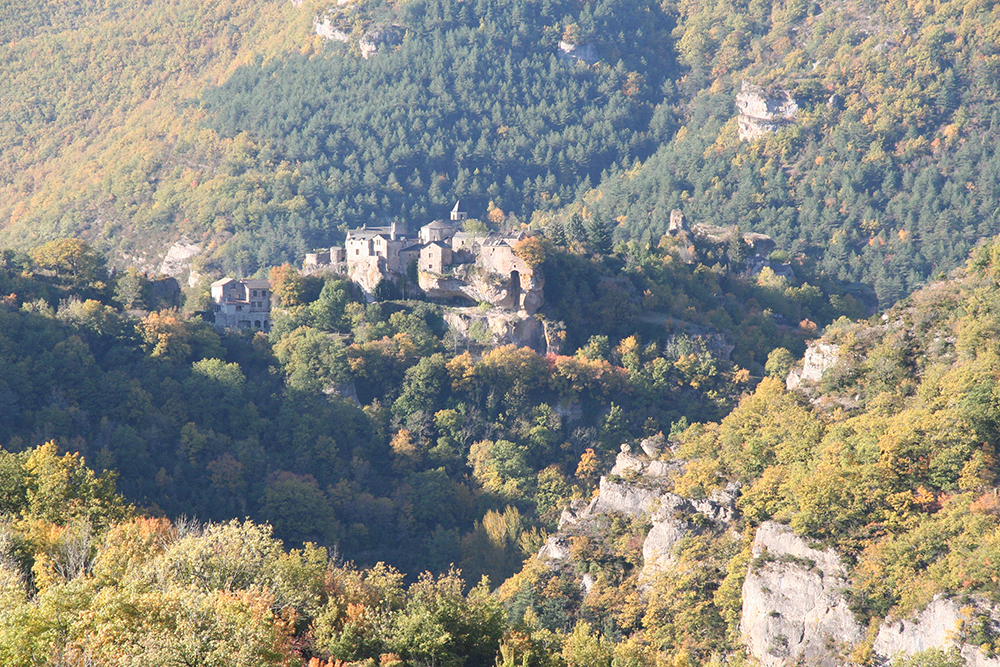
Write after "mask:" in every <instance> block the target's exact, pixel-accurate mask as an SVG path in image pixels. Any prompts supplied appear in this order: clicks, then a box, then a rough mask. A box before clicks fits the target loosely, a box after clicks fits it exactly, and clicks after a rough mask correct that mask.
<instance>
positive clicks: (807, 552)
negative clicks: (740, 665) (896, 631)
mask: <svg viewBox="0 0 1000 667" xmlns="http://www.w3.org/2000/svg"><path fill="white" fill-rule="evenodd" d="M845 574H846V573H845V571H844V568H843V566H842V565H841V562H840V558H839V557H838V556H837V554H836V553H835V552H834V551H833V550H832V549H826V550H823V551H819V550H817V549H813V548H811V547H809V546H808V545H807V544H806V543H805V541H804V540H802V538H800V537H798V536H797V535H795V533H794V532H792V529H791V528H789V527H787V526H783V525H781V524H778V523H775V522H772V521H766V522H764V523H763V524H761V526H760V528H758V529H757V534H756V536H755V538H754V543H753V561H751V563H750V566H749V568H748V571H747V576H746V579H745V581H744V583H743V610H742V617H741V620H740V632H741V633H742V635H743V639H744V643H745V645H746V647H747V650H749V651H750V654H751V655H753V656H754V657H755V658H757V660H759V661H760V662H761V664H762V665H764V667H790V666H791V665H795V664H799V663H803V664H807V665H815V666H816V667H836V666H837V665H840V664H843V663H844V662H845V661H844V660H843V658H842V657H841V655H840V654H841V652H842V651H844V650H845V649H849V648H850V647H851V646H852V645H853V644H855V643H857V642H859V641H861V639H862V637H863V634H862V630H861V628H860V626H859V625H858V623H857V622H856V621H855V620H854V615H853V614H852V613H851V610H850V609H849V608H848V604H847V600H846V599H845V598H844V595H843V590H844V589H845V588H846V586H847V579H846V576H845Z"/></svg>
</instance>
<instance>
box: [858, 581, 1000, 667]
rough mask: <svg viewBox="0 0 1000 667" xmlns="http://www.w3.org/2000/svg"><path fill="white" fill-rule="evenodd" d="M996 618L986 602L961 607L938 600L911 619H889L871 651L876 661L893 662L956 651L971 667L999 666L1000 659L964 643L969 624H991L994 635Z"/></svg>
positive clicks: (973, 601) (995, 612)
mask: <svg viewBox="0 0 1000 667" xmlns="http://www.w3.org/2000/svg"><path fill="white" fill-rule="evenodd" d="M997 617H998V613H997V611H996V610H994V609H993V608H992V607H991V606H990V605H989V604H988V603H986V602H985V601H983V600H970V601H969V602H968V603H967V604H965V605H963V606H959V605H958V604H957V603H956V602H955V601H953V600H949V599H946V598H943V597H937V598H935V599H934V600H933V601H931V603H930V604H929V605H927V607H925V608H924V609H923V610H922V611H921V612H920V613H918V614H917V615H916V616H915V617H913V618H911V619H886V621H884V622H883V623H882V626H881V627H880V628H879V632H878V636H877V637H876V638H875V643H874V644H873V645H872V650H873V652H874V653H875V657H876V659H877V660H880V661H881V662H890V661H892V660H893V659H895V658H897V657H898V656H901V655H913V654H914V653H918V652H920V651H926V650H928V649H932V648H935V649H942V650H948V649H956V650H957V651H958V652H959V653H961V655H962V658H963V659H964V660H965V664H966V665H967V666H968V667H1000V658H997V657H990V656H988V655H986V654H985V653H984V652H983V651H981V650H980V649H979V647H977V646H974V645H972V644H970V643H968V642H966V641H965V636H966V630H967V625H968V624H969V623H970V621H973V619H975V620H976V622H986V623H989V624H990V625H991V626H992V629H993V631H994V632H995V631H996V629H997V620H998V619H997Z"/></svg>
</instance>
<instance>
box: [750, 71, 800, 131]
mask: <svg viewBox="0 0 1000 667" xmlns="http://www.w3.org/2000/svg"><path fill="white" fill-rule="evenodd" d="M736 109H737V110H738V111H739V116H738V118H737V123H738V124H739V132H740V140H741V141H753V140H755V139H759V138H761V137H763V136H764V135H766V134H769V133H771V132H777V131H778V130H780V129H782V128H783V127H786V126H787V125H789V124H790V123H791V122H792V121H793V120H795V114H796V113H797V112H798V110H799V105H798V104H797V103H796V102H795V98H794V97H792V93H791V92H790V91H787V90H783V89H770V90H765V89H764V88H762V87H760V86H756V85H754V84H752V83H750V82H749V81H744V82H743V85H742V86H741V88H740V92H739V93H737V95H736Z"/></svg>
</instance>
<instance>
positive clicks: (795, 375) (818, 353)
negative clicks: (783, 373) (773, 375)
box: [785, 340, 840, 391]
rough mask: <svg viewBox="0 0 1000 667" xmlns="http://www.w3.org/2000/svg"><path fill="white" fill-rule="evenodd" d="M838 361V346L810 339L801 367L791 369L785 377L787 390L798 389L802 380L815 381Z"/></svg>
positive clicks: (821, 377) (820, 378)
mask: <svg viewBox="0 0 1000 667" xmlns="http://www.w3.org/2000/svg"><path fill="white" fill-rule="evenodd" d="M838 361H840V346H839V345H834V344H833V343H824V342H823V341H821V340H816V341H810V342H809V344H808V346H807V347H806V353H805V356H804V357H803V358H802V368H801V369H792V370H791V371H790V372H789V373H788V377H787V378H786V379H785V386H786V387H787V388H788V390H789V391H791V390H793V389H798V388H799V387H800V386H802V383H803V382H808V383H813V384H815V383H817V382H819V381H820V380H822V379H823V374H824V373H826V372H827V371H828V370H830V369H831V368H833V367H834V366H835V365H836V364H837V362H838Z"/></svg>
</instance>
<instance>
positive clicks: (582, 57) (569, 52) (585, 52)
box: [556, 41, 601, 65]
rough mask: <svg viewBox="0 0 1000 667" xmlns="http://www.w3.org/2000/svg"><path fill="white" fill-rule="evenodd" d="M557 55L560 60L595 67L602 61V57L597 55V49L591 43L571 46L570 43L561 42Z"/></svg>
mask: <svg viewBox="0 0 1000 667" xmlns="http://www.w3.org/2000/svg"><path fill="white" fill-rule="evenodd" d="M556 55H557V56H559V59H560V60H565V61H579V62H583V63H586V64H588V65H593V64H594V63H596V62H598V61H599V60H600V59H601V57H600V55H599V54H598V53H597V48H596V47H595V46H594V45H593V44H590V43H587V44H571V43H569V42H565V41H560V42H559V51H558V52H557V53H556Z"/></svg>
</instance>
